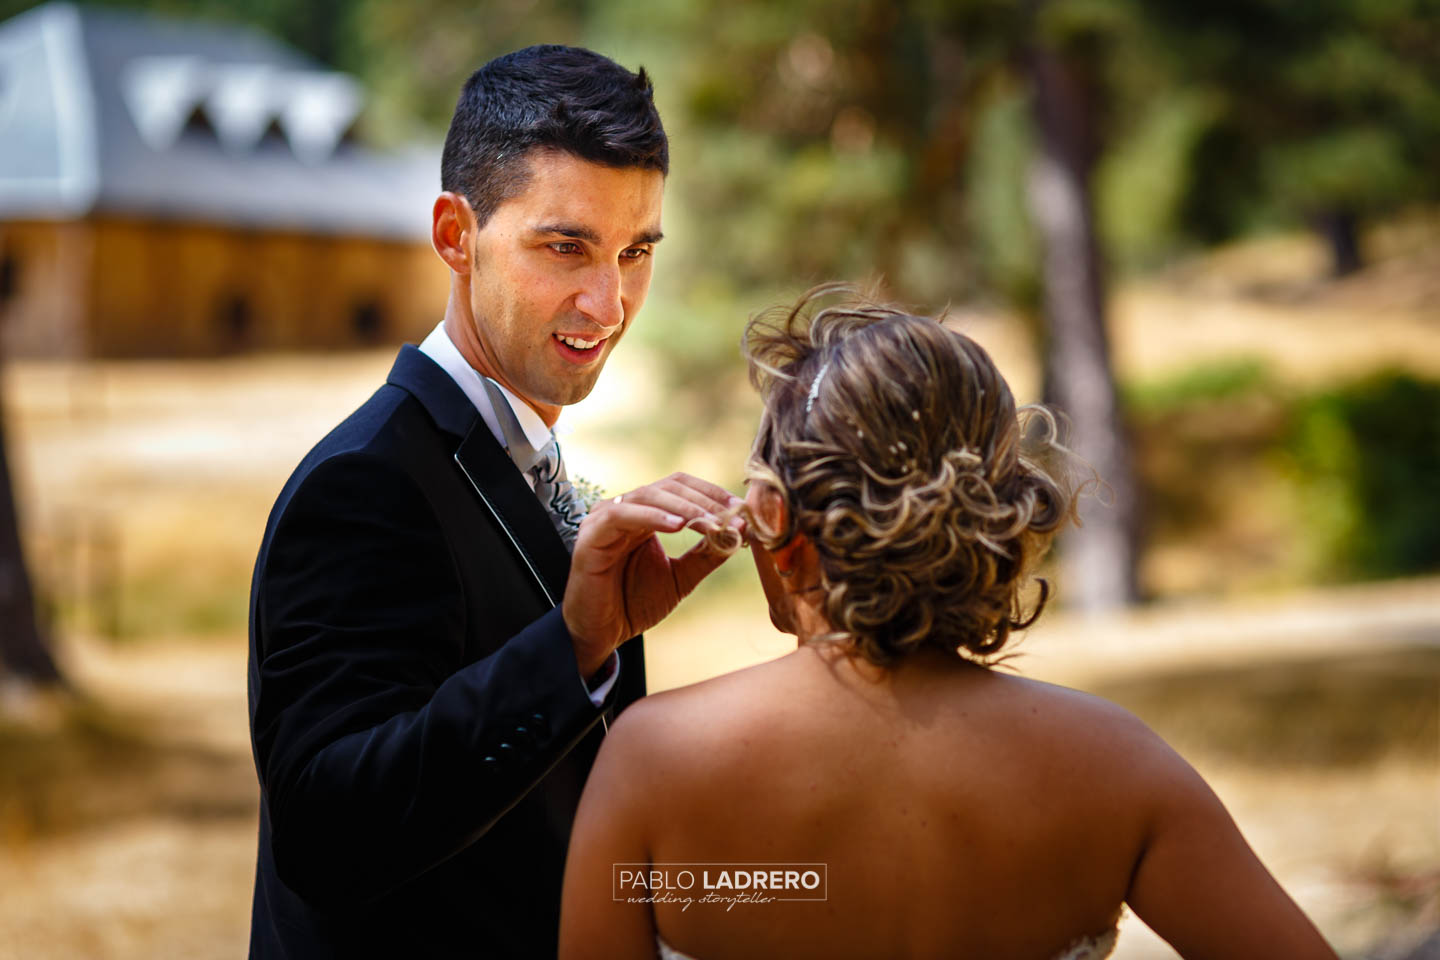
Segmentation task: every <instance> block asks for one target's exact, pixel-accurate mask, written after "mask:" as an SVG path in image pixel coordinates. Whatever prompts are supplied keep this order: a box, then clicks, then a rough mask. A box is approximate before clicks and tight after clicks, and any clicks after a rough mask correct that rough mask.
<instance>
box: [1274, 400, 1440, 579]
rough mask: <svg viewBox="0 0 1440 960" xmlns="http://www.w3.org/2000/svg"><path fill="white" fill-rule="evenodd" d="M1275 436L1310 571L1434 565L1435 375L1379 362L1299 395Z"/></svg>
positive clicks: (1439, 546)
mask: <svg viewBox="0 0 1440 960" xmlns="http://www.w3.org/2000/svg"><path fill="white" fill-rule="evenodd" d="M1285 443H1286V452H1287V454H1288V457H1289V461H1290V464H1291V467H1292V470H1293V475H1294V478H1295V480H1296V482H1297V484H1298V486H1299V489H1300V491H1301V498H1302V500H1301V503H1302V506H1303V507H1304V522H1305V523H1306V525H1307V533H1308V534H1309V535H1308V536H1307V539H1308V540H1310V541H1311V542H1312V543H1313V544H1314V546H1315V552H1316V556H1315V560H1316V561H1317V566H1318V570H1317V572H1318V573H1320V574H1321V575H1322V576H1324V577H1326V578H1334V579H1349V578H1357V577H1361V578H1363V577H1385V576H1398V575H1404V574H1412V573H1420V572H1422V571H1426V570H1433V569H1435V568H1437V567H1440V506H1437V503H1436V494H1437V492H1440V384H1437V383H1430V382H1425V381H1422V380H1419V379H1417V378H1416V377H1414V376H1412V375H1410V374H1407V373H1399V372H1386V373H1381V374H1377V375H1375V376H1371V377H1368V378H1366V379H1364V380H1360V381H1358V382H1355V383H1352V384H1348V385H1346V386H1343V387H1340V388H1337V389H1334V390H1330V391H1327V392H1324V393H1320V394H1316V395H1312V396H1310V397H1307V398H1303V399H1301V400H1300V401H1299V402H1297V404H1296V407H1295V410H1294V414H1293V417H1292V420H1291V428H1290V430H1289V433H1288V436H1287V437H1286V441H1285Z"/></svg>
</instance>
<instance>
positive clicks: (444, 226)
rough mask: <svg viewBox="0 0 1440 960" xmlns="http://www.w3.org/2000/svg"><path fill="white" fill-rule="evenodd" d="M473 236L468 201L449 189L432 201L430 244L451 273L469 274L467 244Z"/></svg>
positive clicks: (473, 228) (473, 227) (468, 244)
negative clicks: (433, 203) (433, 202)
mask: <svg viewBox="0 0 1440 960" xmlns="http://www.w3.org/2000/svg"><path fill="white" fill-rule="evenodd" d="M474 235H475V211H473V210H471V209H470V201H468V200H466V199H465V198H464V197H463V196H461V195H460V194H458V193H452V192H451V191H449V190H446V191H445V192H444V193H442V194H440V196H438V197H436V198H435V207H434V209H433V210H432V211H431V213H430V244H431V245H432V246H433V247H434V248H435V252H436V253H438V254H439V255H440V259H441V260H444V261H445V266H447V267H449V268H450V269H451V270H452V271H454V272H455V273H458V274H461V275H463V276H469V275H470V241H471V238H472V237H474Z"/></svg>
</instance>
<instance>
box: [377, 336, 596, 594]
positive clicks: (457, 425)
mask: <svg viewBox="0 0 1440 960" xmlns="http://www.w3.org/2000/svg"><path fill="white" fill-rule="evenodd" d="M387 382H388V383H391V384H393V385H395V386H397V387H400V388H401V389H403V390H405V391H407V392H408V393H410V394H411V395H412V396H414V397H415V399H416V400H419V401H420V404H421V406H423V407H424V408H425V410H426V411H427V412H428V413H429V414H430V418H431V419H432V420H434V421H435V425H436V426H437V427H439V428H440V429H441V430H442V431H443V432H445V433H448V434H450V435H452V436H454V437H455V438H456V440H457V441H458V442H459V446H458V447H457V449H456V450H455V463H456V465H457V466H458V467H459V469H460V471H461V473H462V474H463V475H464V476H465V479H466V480H467V481H468V482H469V484H470V486H471V488H472V489H473V490H474V491H475V495H476V496H477V497H479V499H480V502H481V503H483V504H484V505H485V509H486V510H488V511H489V512H490V515H491V516H493V517H494V518H495V522H496V523H498V524H499V525H500V529H501V530H503V531H504V532H505V535H506V537H507V538H508V539H509V541H510V544H511V546H512V547H513V548H514V549H515V552H516V554H517V556H518V557H519V559H520V561H521V562H522V563H523V564H524V565H525V567H526V568H528V570H529V571H530V574H531V576H532V577H534V579H535V583H536V586H538V587H539V588H540V592H541V594H542V595H544V597H545V599H546V600H547V601H549V603H550V605H551V606H555V605H556V604H558V603H559V602H560V599H561V598H562V597H563V596H564V595H565V581H566V580H567V579H568V578H569V576H570V553H569V551H567V550H566V549H565V543H564V541H563V540H561V539H560V535H559V534H558V533H556V532H555V526H554V524H552V523H551V522H550V515H549V514H548V513H546V512H545V507H544V506H542V505H541V503H540V501H539V499H538V498H536V496H535V492H534V491H533V490H531V489H530V487H529V485H528V484H526V483H525V478H524V477H523V476H522V475H521V474H520V471H519V470H518V469H516V467H515V464H514V463H513V462H512V461H511V460H510V457H509V456H508V455H507V454H506V453H505V449H504V448H503V447H501V446H500V444H499V443H497V442H496V440H495V437H494V436H492V435H491V433H490V428H489V427H487V426H486V425H485V421H484V419H483V418H482V417H481V416H480V414H479V412H478V411H476V409H475V405H474V404H472V403H471V402H470V398H469V397H467V396H465V392H464V391H463V390H461V389H460V388H459V387H458V386H457V385H456V384H455V381H454V380H451V379H450V375H449V374H448V373H446V372H445V371H444V370H442V369H441V368H440V365H439V364H437V363H436V362H435V361H433V360H431V359H430V358H429V357H427V356H425V354H423V353H421V352H420V350H419V349H417V348H416V347H413V346H409V345H407V346H404V347H402V348H401V349H400V355H399V356H398V357H396V358H395V366H394V367H392V368H391V370H390V376H389V377H388V378H387Z"/></svg>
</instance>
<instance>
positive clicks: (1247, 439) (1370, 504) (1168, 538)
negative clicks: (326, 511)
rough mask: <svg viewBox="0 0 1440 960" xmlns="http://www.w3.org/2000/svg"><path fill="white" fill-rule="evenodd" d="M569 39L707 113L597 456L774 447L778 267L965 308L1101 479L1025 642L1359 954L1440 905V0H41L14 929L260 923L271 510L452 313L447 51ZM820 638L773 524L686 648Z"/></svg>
mask: <svg viewBox="0 0 1440 960" xmlns="http://www.w3.org/2000/svg"><path fill="white" fill-rule="evenodd" d="M536 42H561V43H577V44H582V45H586V46H590V47H593V48H595V49H597V50H600V51H602V52H604V53H607V54H609V55H611V56H612V57H614V58H616V59H617V60H619V61H620V62H621V63H623V64H625V65H627V66H630V67H632V68H634V67H636V66H639V65H641V64H643V65H644V66H645V67H646V68H647V70H648V71H649V72H650V74H651V76H652V77H653V80H654V83H655V89H656V99H657V101H658V103H659V105H660V108H661V111H662V114H663V116H664V118H665V122H666V126H667V129H668V131H669V133H670V137H671V146H672V173H671V176H670V178H669V183H668V187H667V196H666V201H665V203H666V210H665V232H666V241H665V243H664V244H663V245H662V248H661V250H660V251H659V257H658V260H657V265H656V274H655V277H656V279H655V283H654V287H653V289H652V293H651V298H650V301H649V303H648V305H647V306H646V308H645V310H644V312H643V314H642V315H641V317H640V320H639V321H638V323H637V324H636V326H635V328H634V331H633V333H632V335H631V336H630V337H629V338H628V339H627V342H626V344H625V346H624V348H623V349H622V350H620V351H618V352H617V353H616V355H615V356H614V358H613V359H612V360H611V361H610V369H609V370H607V372H606V374H605V376H604V377H602V379H601V384H600V387H599V388H598V389H597V390H596V392H595V394H594V395H592V397H590V398H589V399H587V400H586V401H585V402H584V403H582V404H580V405H579V406H577V407H575V408H572V409H571V410H569V411H567V413H566V414H565V416H564V417H563V418H562V421H561V425H562V437H563V439H564V442H565V444H566V449H567V457H568V459H569V460H570V463H571V472H572V473H574V474H579V475H581V476H583V477H584V478H586V479H588V480H590V481H592V482H594V483H596V484H598V485H599V486H600V487H602V488H604V489H606V490H608V491H610V492H611V493H616V492H620V491H623V490H626V489H629V488H630V487H632V486H635V485H638V484H640V483H644V482H647V481H648V480H651V479H653V478H654V477H656V476H659V475H661V474H664V473H668V472H669V471H671V470H675V469H683V470H687V471H689V472H692V473H697V474H701V475H704V476H707V477H710V478H712V479H715V480H716V481H719V482H721V483H724V484H726V485H727V486H729V487H730V488H731V489H737V490H738V489H739V481H740V478H741V466H742V464H743V461H744V458H745V455H746V452H747V450H748V446H749V440H750V436H751V433H752V431H753V428H754V424H755V420H756V415H757V412H758V405H757V403H756V401H755V399H754V397H753V396H752V394H751V391H750V389H749V387H748V385H747V384H746V382H745V371H744V368H743V365H742V363H741V361H740V356H739V351H738V349H737V344H738V339H739V335H740V331H741V328H742V326H743V324H744V321H745V319H746V318H747V317H748V316H749V315H751V314H753V313H755V312H756V311H758V310H761V309H764V308H766V307H768V306H770V305H773V304H775V303H779V302H786V301H790V300H793V299H794V298H795V297H796V296H797V295H798V294H799V293H800V292H802V291H803V290H804V289H806V288H807V287H809V286H810V285H812V284H813V283H816V282H820V281H825V280H833V279H843V280H850V281H854V282H857V283H860V284H864V285H870V286H872V287H873V288H874V289H876V290H877V291H878V292H879V293H880V294H881V295H882V296H884V297H887V298H890V299H893V300H897V301H899V302H901V303H903V304H905V305H907V306H909V307H912V308H914V309H916V310H918V311H922V312H938V311H940V310H942V309H944V310H948V314H949V317H950V322H951V323H953V324H954V325H955V326H956V327H957V328H958V329H961V330H963V331H965V332H967V333H969V334H970V335H971V336H973V337H975V338H976V339H977V340H978V341H979V342H980V343H982V344H983V345H984V346H985V347H986V348H987V349H988V350H990V352H991V353H992V354H993V355H994V357H995V358H996V360H997V362H998V363H999V365H1000V367H1001V369H1002V370H1003V371H1004V372H1005V373H1006V376H1007V377H1008V379H1009V380H1010V382H1011V384H1012V386H1013V387H1014V389H1015V392H1016V394H1017V396H1018V397H1019V398H1020V399H1021V400H1022V401H1031V400H1037V401H1045V402H1048V403H1052V404H1055V405H1056V406H1058V407H1059V408H1060V409H1061V410H1063V411H1064V412H1065V414H1066V415H1067V416H1068V418H1069V420H1070V424H1071V427H1072V446H1074V448H1075V449H1076V450H1077V451H1078V452H1079V453H1080V454H1081V455H1082V456H1084V457H1085V458H1086V459H1087V460H1088V461H1089V462H1091V463H1092V464H1094V465H1095V466H1096V467H1097V468H1098V469H1099V471H1100V473H1101V474H1102V475H1103V477H1104V478H1105V480H1106V482H1107V485H1108V486H1107V489H1106V491H1105V492H1104V495H1103V496H1102V497H1100V498H1097V499H1094V500H1092V501H1091V502H1090V503H1089V504H1088V505H1087V507H1086V510H1085V516H1086V525H1085V527H1084V529H1083V530H1082V531H1079V532H1078V533H1076V534H1073V535H1070V536H1068V537H1067V538H1066V539H1065V540H1064V541H1063V542H1062V543H1061V544H1060V545H1059V548H1058V550H1057V551H1056V554H1055V556H1054V558H1053V560H1052V561H1051V563H1050V567H1051V570H1050V572H1051V573H1052V574H1053V576H1054V579H1055V582H1056V586H1057V599H1056V602H1055V605H1054V607H1053V608H1052V610H1051V611H1050V612H1049V613H1047V614H1046V616H1045V617H1044V618H1042V620H1041V621H1040V623H1039V624H1038V625H1037V626H1036V627H1035V628H1033V629H1032V630H1031V631H1029V633H1028V635H1027V636H1025V637H1024V638H1023V640H1022V641H1021V643H1020V645H1019V647H1018V649H1019V650H1020V652H1021V653H1022V654H1023V655H1022V656H1021V657H1019V658H1018V659H1017V660H1016V661H1015V662H1014V669H1016V670H1018V671H1019V672H1021V673H1023V674H1025V675H1027V676H1033V677H1038V678H1041V679H1046V680H1052V681H1056V682H1062V683H1067V684H1070V685H1074V686H1077V687H1080V688H1082V689H1086V690H1091V691H1093V692H1096V693H1098V694H1100V695H1103V696H1106V697H1109V698H1111V699H1113V700H1115V701H1117V702H1119V703H1121V704H1122V705H1124V706H1126V707H1128V708H1130V709H1131V710H1134V711H1135V712H1136V713H1138V714H1139V715H1140V716H1141V717H1142V718H1143V719H1145V720H1146V722H1148V723H1149V724H1151V726H1153V727H1154V728H1155V729H1156V730H1157V731H1158V732H1159V733H1160V734H1161V735H1163V736H1164V737H1166V738H1167V739H1168V740H1169V741H1170V742H1171V743H1172V744H1173V745H1175V746H1176V747H1177V749H1179V750H1180V751H1181V752H1182V753H1183V754H1184V755H1185V756H1186V757H1187V758H1188V759H1190V761H1191V762H1192V763H1194V764H1195V765H1196V767H1197V768H1198V769H1199V770H1200V771H1201V773H1202V774H1204V775H1205V776H1206V778H1207V779H1208V780H1209V781H1210V782H1211V784H1212V785H1213V786H1214V787H1215V789H1216V790H1217V792H1218V793H1219V794H1220V796H1221V798H1222V799H1223V800H1224V801H1225V802H1226V804H1227V806H1229V808H1230V809H1231V811H1232V813H1233V814H1234V815H1235V817H1236V819H1237V821H1238V822H1239V824H1240V826H1241V828H1242V830H1243V831H1244V832H1245V834H1246V837H1247V838H1248V839H1249V840H1250V842H1251V844H1252V845H1253V846H1254V847H1255V848H1256V850H1257V852H1258V853H1259V854H1260V856H1261V857H1262V859H1264V860H1265V862H1266V863H1267V865H1268V866H1270V868H1271V869H1272V870H1273V871H1274V872H1275V873H1276V875H1277V876H1278V877H1279V879H1280V880H1281V882H1282V883H1283V884H1284V885H1285V887H1286V888H1287V890H1289V891H1290V893H1291V894H1292V895H1293V896H1294V897H1295V898H1296V899H1297V900H1299V902H1300V903H1301V904H1302V906H1303V907H1304V908H1305V909H1306V910H1307V912H1309V913H1310V915H1311V916H1312V917H1313V918H1314V919H1315V920H1316V922H1317V924H1318V925H1319V926H1320V927H1321V929H1322V931H1324V932H1325V934H1326V935H1327V937H1329V939H1330V940H1331V942H1332V943H1333V944H1334V945H1335V946H1336V948H1337V949H1338V950H1339V951H1340V952H1341V954H1342V955H1343V956H1344V957H1346V958H1365V960H1381V958H1385V960H1390V958H1396V960H1398V958H1418V957H1422V956H1424V957H1435V956H1440V649H1437V641H1440V508H1437V506H1436V502H1435V501H1436V494H1437V491H1440V4H1437V3H1436V2H1434V0H1309V2H1307V3H1304V4H1297V3H1286V2H1281V0H1214V2H1211V3H1207V4H1195V3H1190V2H1183V0H1149V2H1145V3H1141V2H1139V0H1049V2H1044V0H1015V2H1004V0H908V2H904V0H891V2H884V0H826V2H820V0H785V2H750V0H726V2H723V3H722V2H720V0H648V2H645V3H639V2H632V0H612V2H606V3H601V2H596V0H483V2H477V0H464V2H461V0H413V2H408V3H404V4H401V3H396V2H384V0H314V2H309V3H291V2H281V0H254V2H248V3H245V4H240V3H238V2H222V0H151V2H145V3H124V4H120V3H116V4H106V5H100V6H72V5H70V4H65V3H49V4H44V5H35V4H31V3H26V2H16V0H0V346H3V366H0V371H3V372H0V380H3V392H0V397H3V414H0V428H3V451H4V456H3V458H0V957H3V958H10V957H17V958H20V957H23V958H36V957H94V958H130V957H153V956H165V957H194V958H209V957H216V958H218V957H233V956H237V955H240V954H242V953H243V951H244V948H245V944H246V942H247V931H248V917H249V912H248V911H249V897H250V889H251V887H250V884H251V879H252V876H253V868H254V837H255V828H256V809H257V807H256V803H257V787H256V785H255V779H254V772H253V769H252V767H251V761H250V755H249V743H248V734H247V730H246V711H245V699H244V698H245V689H244V660H245V645H246V640H245V632H246V615H247V611H246V604H247V592H248V585H249V577H250V570H251V565H252V564H253V562H254V555H255V551H256V549H257V547H258V544H259V540H260V535H261V532H262V531H263V527H264V523H265V518H266V515H267V514H268V511H269V508H270V505H271V503H272V502H273V499H274V497H275V495H276V494H277V493H278V491H279V489H280V487H281V485H282V484H283V482H284V480H285V478H286V476H287V475H288V474H289V472H290V470H291V469H292V468H293V467H294V465H295V464H296V463H297V462H298V461H299V459H300V457H301V456H303V454H304V452H305V451H306V450H307V449H308V448H309V447H310V446H311V445H312V444H313V443H314V442H315V441H316V440H318V439H319V438H320V437H321V436H322V435H323V434H324V433H325V432H326V431H328V430H329V428H330V427H331V426H333V425H334V424H335V423H336V422H338V421H339V419H341V418H342V417H343V416H344V415H345V414H347V413H348V412H349V411H350V410H351V409H353V408H354V407H355V406H356V405H358V404H359V403H360V402H362V401H363V400H364V399H365V398H366V397H367V396H368V395H369V394H370V393H371V392H372V391H373V390H374V389H375V388H376V387H377V386H378V385H379V383H380V382H381V381H382V379H383V377H384V375H385V373H386V371H387V370H388V368H389V364H390V362H391V360H392V358H393V355H394V351H395V349H396V348H397V347H398V345H399V344H400V343H402V342H405V341H407V340H408V341H411V342H415V341H418V340H419V339H421V338H422V337H423V336H424V335H425V333H426V332H428V330H429V329H430V328H431V327H432V326H433V325H434V324H435V323H436V322H437V321H438V320H439V318H440V316H441V314H442V312H443V307H444V300H445V295H446V291H447V279H446V274H445V270H444V268H443V266H442V265H441V264H440V263H439V261H438V259H437V258H435V256H434V255H433V253H432V252H431V251H430V248H429V244H428V240H427V236H428V227H429V211H430V204H431V202H432V200H433V197H434V194H435V192H436V191H437V190H438V179H439V177H438V168H439V159H438V158H439V144H440V141H441V139H442V138H443V135H444V130H445V126H446V123H447V122H448V119H449V114H450V111H451V109H452V107H453V104H454V99H455V96H456V94H457V92H458V90H459V87H460V84H461V83H462V82H463V80H464V78H465V77H466V76H467V75H468V74H469V72H470V71H471V70H473V69H474V68H475V67H477V66H479V65H480V64H481V63H483V62H484V61H485V60H487V59H489V58H490V57H492V56H494V55H497V54H499V53H503V52H505V51H507V50H510V49H514V48H516V47H519V46H524V45H527V44H530V43H536ZM686 545H687V543H686V542H685V541H684V539H683V537H682V538H678V539H676V541H675V542H674V543H672V544H671V546H672V547H673V548H674V549H676V550H679V549H683V548H684V547H685V546H686ZM787 649H789V644H787V642H786V638H784V637H781V636H779V635H777V634H776V633H775V632H774V631H773V630H772V629H771V627H770V625H769V623H768V620H767V618H766V616H765V613H764V606H763V601H762V599H761V596H760V592H759V587H758V584H757V583H756V581H755V577H754V574H753V571H752V570H751V568H750V565H749V561H748V559H746V558H745V557H743V556H742V557H740V558H738V559H737V560H736V561H735V562H733V563H731V564H728V565H727V566H726V567H725V568H722V570H721V571H720V572H719V573H717V574H716V575H715V576H714V577H712V578H711V579H710V580H709V581H707V582H706V583H705V584H703V585H702V586H701V588H700V590H699V591H697V593H696V594H695V595H694V596H693V597H692V598H691V599H690V600H689V601H687V602H686V604H685V605H684V606H683V607H682V608H681V610H680V611H679V612H678V613H677V614H676V615H675V616H674V617H673V618H672V619H671V620H669V621H667V622H666V623H665V624H663V625H662V626H661V627H660V628H659V629H657V630H656V631H654V633H653V635H651V636H649V637H648V638H647V650H648V657H649V672H650V677H651V686H652V688H655V689H660V688H664V687H669V686H674V685H678V684H681V683H688V682H692V681H694V680H699V679H703V678H704V677H707V676H712V675H714V674H716V673H719V672H723V671H725V670H729V669H734V668H736V667H740V666H743V665H746V664H749V663H754V662H757V661H759V660H762V659H766V658H769V657H773V656H777V655H779V654H782V653H784V652H786V650H787ZM1117 956H1121V957H1129V958H1151V957H1153V958H1164V957H1173V956H1175V954H1174V953H1173V951H1171V950H1169V948H1168V947H1166V946H1165V945H1164V944H1163V942H1161V941H1159V940H1158V939H1157V938H1155V937H1154V935H1153V934H1150V933H1149V932H1148V931H1147V930H1146V929H1145V927H1144V925H1143V924H1142V923H1140V921H1139V920H1138V919H1136V918H1131V919H1129V920H1128V921H1127V922H1126V924H1125V927H1124V932H1123V935H1122V939H1121V946H1120V949H1119V951H1118V952H1117Z"/></svg>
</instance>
